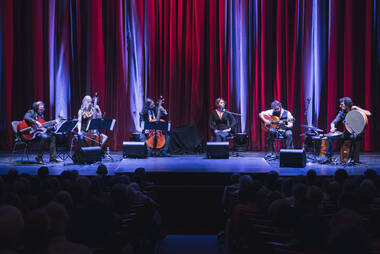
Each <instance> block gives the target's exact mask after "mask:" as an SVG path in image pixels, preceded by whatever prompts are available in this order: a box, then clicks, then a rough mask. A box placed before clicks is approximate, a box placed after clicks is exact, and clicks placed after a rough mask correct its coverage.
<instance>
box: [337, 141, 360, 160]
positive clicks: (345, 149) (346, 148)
mask: <svg viewBox="0 0 380 254" xmlns="http://www.w3.org/2000/svg"><path fill="white" fill-rule="evenodd" d="M351 142H352V140H344V142H343V144H342V146H341V148H340V162H341V163H346V162H347V161H348V159H349V156H350V149H351ZM359 156H360V140H356V145H355V151H354V154H353V160H354V162H355V163H359Z"/></svg>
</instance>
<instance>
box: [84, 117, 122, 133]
mask: <svg viewBox="0 0 380 254" xmlns="http://www.w3.org/2000/svg"><path fill="white" fill-rule="evenodd" d="M115 122H116V119H114V118H95V119H91V120H90V123H89V124H88V126H87V128H86V131H89V130H104V131H113V128H114V127H115Z"/></svg>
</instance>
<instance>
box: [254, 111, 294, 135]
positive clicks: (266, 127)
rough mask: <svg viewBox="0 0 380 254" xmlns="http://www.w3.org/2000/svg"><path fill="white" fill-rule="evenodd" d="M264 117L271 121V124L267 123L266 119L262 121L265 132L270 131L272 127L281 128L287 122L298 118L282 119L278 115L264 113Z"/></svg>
mask: <svg viewBox="0 0 380 254" xmlns="http://www.w3.org/2000/svg"><path fill="white" fill-rule="evenodd" d="M264 118H265V119H266V120H268V121H270V124H266V123H265V122H264V121H262V122H261V129H262V130H264V131H265V132H268V131H269V129H270V128H274V129H279V128H280V126H281V125H282V124H284V123H285V122H295V121H296V119H295V118H292V119H289V120H280V118H279V117H278V116H267V115H264Z"/></svg>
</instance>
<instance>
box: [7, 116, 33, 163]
mask: <svg viewBox="0 0 380 254" xmlns="http://www.w3.org/2000/svg"><path fill="white" fill-rule="evenodd" d="M19 122H20V121H12V123H11V125H12V130H13V136H14V140H13V149H12V154H14V153H15V152H16V147H17V146H19V145H23V146H24V153H23V156H22V159H24V156H25V155H26V158H27V159H28V160H29V152H28V146H29V144H30V143H31V142H32V140H31V141H28V140H24V139H23V138H22V137H21V135H20V133H19V132H18V131H17V124H18V123H19Z"/></svg>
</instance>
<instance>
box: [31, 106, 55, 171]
mask: <svg viewBox="0 0 380 254" xmlns="http://www.w3.org/2000/svg"><path fill="white" fill-rule="evenodd" d="M44 111H45V104H44V103H43V102H42V101H36V102H34V103H33V108H32V109H30V110H28V112H26V114H25V116H24V120H25V121H26V122H27V123H28V124H30V125H37V126H38V127H42V124H41V123H40V122H38V121H37V119H44ZM57 123H58V122H57ZM36 139H37V140H38V141H39V143H40V145H39V149H38V154H37V156H36V161H37V162H38V163H39V164H44V161H43V159H42V156H43V149H44V146H45V143H50V162H53V163H54V162H61V160H60V159H57V151H56V145H55V142H56V138H55V136H54V135H52V134H47V133H37V135H36Z"/></svg>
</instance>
